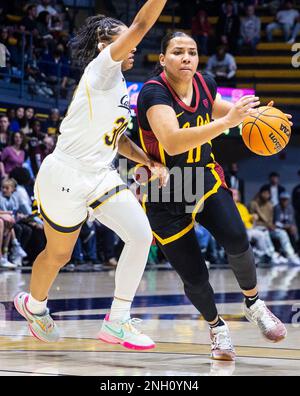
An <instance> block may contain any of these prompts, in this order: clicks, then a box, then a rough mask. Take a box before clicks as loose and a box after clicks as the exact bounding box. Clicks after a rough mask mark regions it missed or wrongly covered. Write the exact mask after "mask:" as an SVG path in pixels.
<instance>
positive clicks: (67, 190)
mask: <svg viewBox="0 0 300 396" xmlns="http://www.w3.org/2000/svg"><path fill="white" fill-rule="evenodd" d="M61 191H62V192H64V191H66V192H70V189H69V188H65V187H63V188H62V190H61Z"/></svg>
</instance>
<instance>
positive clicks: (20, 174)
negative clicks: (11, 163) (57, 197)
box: [10, 167, 32, 216]
mask: <svg viewBox="0 0 300 396" xmlns="http://www.w3.org/2000/svg"><path fill="white" fill-rule="evenodd" d="M10 177H11V178H13V179H14V180H15V181H16V182H17V186H16V189H15V192H14V196H15V197H17V199H18V204H19V211H20V212H21V213H23V214H25V215H27V216H29V215H31V214H32V201H31V198H30V196H29V194H28V192H27V190H26V186H29V184H30V182H31V178H30V174H29V172H28V170H27V169H25V168H21V167H17V168H15V169H14V170H13V171H12V172H11V173H10Z"/></svg>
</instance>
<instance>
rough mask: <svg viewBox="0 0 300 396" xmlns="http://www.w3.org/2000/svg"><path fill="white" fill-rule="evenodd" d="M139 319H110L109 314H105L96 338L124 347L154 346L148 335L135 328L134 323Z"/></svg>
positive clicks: (143, 347)
mask: <svg viewBox="0 0 300 396" xmlns="http://www.w3.org/2000/svg"><path fill="white" fill-rule="evenodd" d="M140 322H141V319H137V318H133V319H130V318H129V319H128V320H125V321H110V320H109V314H107V315H106V316H105V319H104V321H103V324H102V327H101V330H100V333H99V334H98V336H97V338H98V339H99V340H101V341H104V342H107V343H109V344H121V345H123V346H124V347H125V348H128V349H134V350H137V351H143V350H147V349H152V348H155V343H154V342H153V341H152V340H151V338H150V337H148V336H146V335H145V334H143V333H141V332H140V331H139V330H137V329H136V328H135V327H134V325H136V324H139V323H140Z"/></svg>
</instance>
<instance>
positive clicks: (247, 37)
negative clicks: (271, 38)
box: [239, 5, 261, 54]
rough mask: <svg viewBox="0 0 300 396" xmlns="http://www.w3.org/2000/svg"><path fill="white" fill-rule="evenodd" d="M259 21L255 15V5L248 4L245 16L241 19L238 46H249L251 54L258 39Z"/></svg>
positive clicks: (259, 31)
mask: <svg viewBox="0 0 300 396" xmlns="http://www.w3.org/2000/svg"><path fill="white" fill-rule="evenodd" d="M260 35H261V22H260V18H258V17H257V16H256V15H255V7H254V6H252V5H249V6H248V7H247V8H246V17H244V18H242V21H241V37H240V40H239V48H242V47H244V46H247V47H250V49H251V52H252V54H255V53H256V46H257V44H258V43H259V41H260Z"/></svg>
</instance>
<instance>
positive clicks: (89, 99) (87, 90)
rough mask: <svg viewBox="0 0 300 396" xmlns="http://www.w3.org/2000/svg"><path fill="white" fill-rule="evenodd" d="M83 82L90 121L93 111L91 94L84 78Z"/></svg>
mask: <svg viewBox="0 0 300 396" xmlns="http://www.w3.org/2000/svg"><path fill="white" fill-rule="evenodd" d="M84 82H85V90H86V94H87V97H88V103H89V109H90V120H91V119H92V118H93V109H92V101H91V94H90V89H89V85H88V82H87V77H85V79H84Z"/></svg>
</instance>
